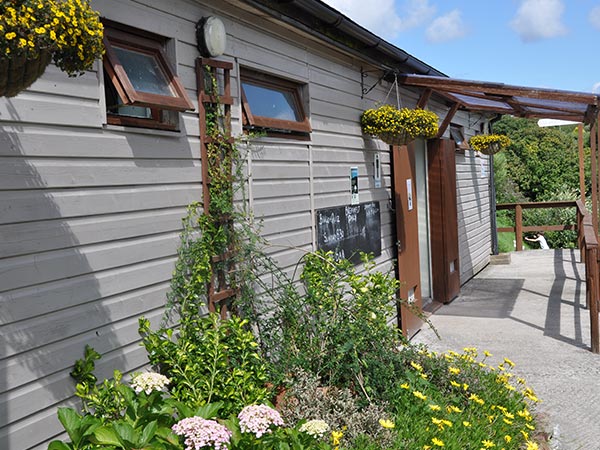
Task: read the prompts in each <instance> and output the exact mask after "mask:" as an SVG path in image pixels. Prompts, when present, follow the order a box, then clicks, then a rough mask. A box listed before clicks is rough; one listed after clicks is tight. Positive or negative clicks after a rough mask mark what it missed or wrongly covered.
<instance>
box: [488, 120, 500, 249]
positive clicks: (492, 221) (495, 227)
mask: <svg viewBox="0 0 600 450" xmlns="http://www.w3.org/2000/svg"><path fill="white" fill-rule="evenodd" d="M501 117H502V116H501V115H499V114H497V115H496V117H494V118H492V119H490V122H489V132H490V133H493V127H494V122H497V121H498V120H500V118H501ZM489 164H490V228H491V231H492V255H497V254H498V224H497V223H496V186H495V184H494V155H493V154H492V155H490V159H489Z"/></svg>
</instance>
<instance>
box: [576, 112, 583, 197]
mask: <svg viewBox="0 0 600 450" xmlns="http://www.w3.org/2000/svg"><path fill="white" fill-rule="evenodd" d="M577 128H578V130H577V131H578V134H577V144H578V147H579V198H581V201H582V202H583V203H584V204H585V158H584V153H583V124H582V123H580V124H579V126H578V127H577Z"/></svg>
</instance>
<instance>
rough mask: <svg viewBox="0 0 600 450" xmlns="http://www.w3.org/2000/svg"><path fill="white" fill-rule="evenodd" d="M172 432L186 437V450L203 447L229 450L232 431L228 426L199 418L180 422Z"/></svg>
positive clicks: (195, 449) (196, 449) (189, 418)
mask: <svg viewBox="0 0 600 450" xmlns="http://www.w3.org/2000/svg"><path fill="white" fill-rule="evenodd" d="M172 430H173V432H174V433H175V434H178V435H179V436H185V445H186V447H185V450H198V449H200V448H202V447H211V448H212V447H214V448H215V450H227V448H228V447H227V446H228V445H229V441H230V439H231V431H229V430H228V429H227V427H226V426H224V425H221V424H220V423H218V422H216V421H214V420H206V419H203V418H202V417H197V416H195V417H188V418H186V419H182V420H180V421H179V422H177V423H176V424H175V425H173V427H172Z"/></svg>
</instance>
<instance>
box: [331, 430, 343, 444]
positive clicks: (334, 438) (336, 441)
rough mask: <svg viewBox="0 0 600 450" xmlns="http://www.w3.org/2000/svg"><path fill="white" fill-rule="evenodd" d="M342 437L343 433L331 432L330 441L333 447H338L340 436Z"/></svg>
mask: <svg viewBox="0 0 600 450" xmlns="http://www.w3.org/2000/svg"><path fill="white" fill-rule="evenodd" d="M343 435H344V433H342V432H341V431H332V432H331V440H332V442H333V445H334V446H336V445H340V440H341V439H342V436H343Z"/></svg>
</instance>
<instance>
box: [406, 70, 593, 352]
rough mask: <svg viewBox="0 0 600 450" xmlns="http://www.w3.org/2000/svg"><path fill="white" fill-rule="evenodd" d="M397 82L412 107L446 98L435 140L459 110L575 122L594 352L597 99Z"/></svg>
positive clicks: (480, 85)
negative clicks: (413, 97)
mask: <svg viewBox="0 0 600 450" xmlns="http://www.w3.org/2000/svg"><path fill="white" fill-rule="evenodd" d="M398 82H399V83H401V84H403V85H405V86H411V87H419V88H422V93H421V97H420V98H419V100H418V102H417V107H425V105H426V104H427V102H428V101H429V98H430V97H431V96H432V95H438V96H441V97H443V98H444V99H446V102H447V105H448V112H447V113H446V116H445V117H444V119H443V121H442V123H441V125H440V131H439V133H438V137H441V136H442V135H443V134H444V133H445V131H446V129H447V128H448V126H449V125H450V123H451V121H452V118H453V117H454V115H455V114H456V112H457V111H459V110H465V111H472V112H479V113H490V114H510V115H513V116H517V117H526V118H535V119H558V120H567V121H572V122H579V133H578V137H579V139H578V141H579V142H578V147H579V181H580V195H581V198H580V200H578V201H577V203H576V208H577V218H578V219H577V225H578V226H577V229H578V236H579V238H578V240H579V248H580V250H581V258H582V260H583V261H585V267H586V289H587V307H588V308H589V310H590V322H591V335H592V336H591V344H592V351H593V352H594V353H600V323H599V322H600V320H599V309H600V272H599V267H600V266H599V263H598V257H599V256H600V255H599V250H598V198H599V196H600V167H599V166H600V148H599V145H598V143H599V141H600V127H599V126H598V124H599V122H600V113H599V101H600V97H599V96H598V95H595V94H591V93H584V92H573V91H563V90H555V89H542V88H531V87H525V86H512V85H507V84H503V83H490V82H483V81H469V80H457V79H454V78H446V77H438V76H429V75H399V76H398ZM584 124H585V125H590V150H591V152H590V153H591V154H590V159H591V164H590V165H591V190H592V192H591V202H592V212H591V213H589V212H588V211H587V210H586V207H585V171H584V164H585V160H584V150H583V126H584Z"/></svg>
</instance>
